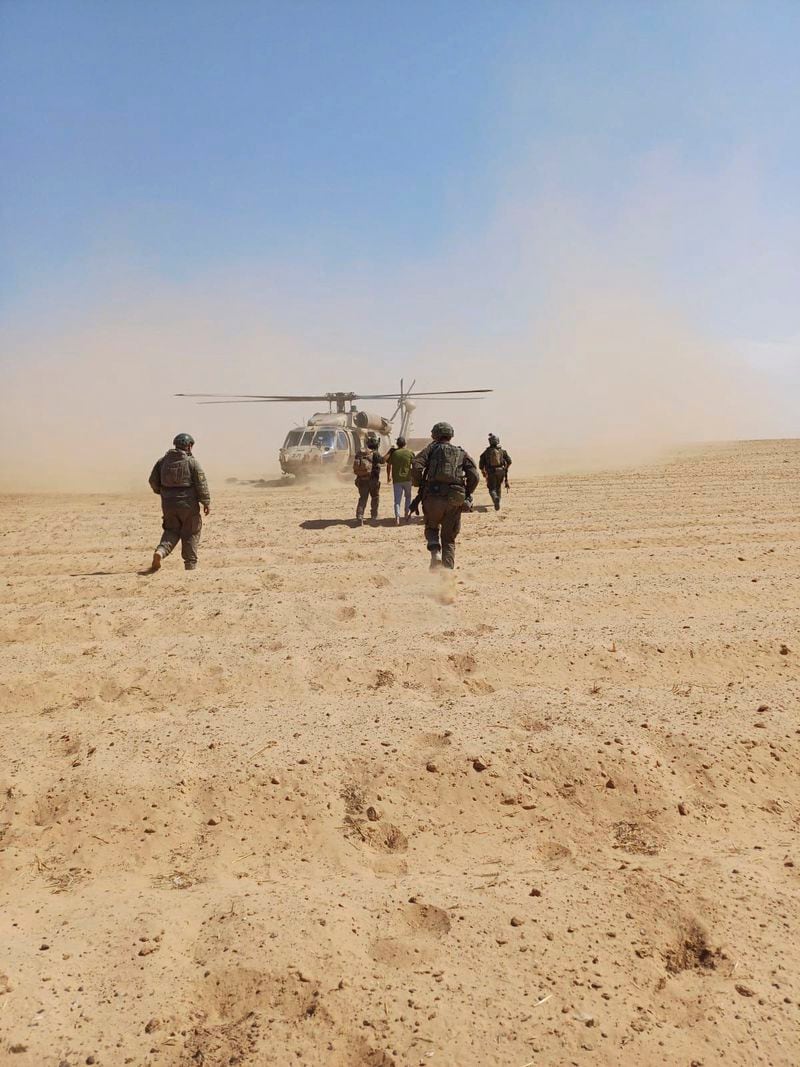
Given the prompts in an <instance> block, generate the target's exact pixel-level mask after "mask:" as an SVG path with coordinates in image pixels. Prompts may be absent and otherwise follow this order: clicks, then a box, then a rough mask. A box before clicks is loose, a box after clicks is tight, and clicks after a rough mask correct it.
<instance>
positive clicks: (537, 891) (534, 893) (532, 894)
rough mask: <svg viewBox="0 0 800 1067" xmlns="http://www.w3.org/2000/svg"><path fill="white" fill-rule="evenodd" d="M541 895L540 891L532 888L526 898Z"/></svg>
mask: <svg viewBox="0 0 800 1067" xmlns="http://www.w3.org/2000/svg"><path fill="white" fill-rule="evenodd" d="M541 895H542V891H541V889H537V888H536V887H535V886H534V887H533V889H532V890H531V891H530V893H529V894H528V896H530V897H540V896H541Z"/></svg>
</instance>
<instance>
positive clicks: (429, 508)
mask: <svg viewBox="0 0 800 1067" xmlns="http://www.w3.org/2000/svg"><path fill="white" fill-rule="evenodd" d="M431 437H432V438H433V440H432V441H431V443H430V444H429V445H427V446H426V447H425V448H423V450H422V451H421V452H420V453H418V455H417V456H416V457H415V458H414V462H413V464H412V467H411V473H412V477H413V480H414V485H417V486H419V487H420V494H421V497H422V513H423V515H424V516H425V540H426V542H427V547H428V551H429V552H430V554H431V568H434V567H438V566H440V565H441V566H443V567H447V568H449V569H450V570H452V569H453V568H454V567H455V565H456V538H457V537H458V533H459V530H460V529H461V509H462V508H463V506H464V501H465V499H466V498H467V497H470V496H472V494H473V492H474V491H475V488H476V486H477V485H478V482H479V481H480V478H479V477H478V471H477V468H476V466H475V461H474V460H473V459H472V457H471V456H470V455H469V454H468V453H467V452H465V451H464V449H463V448H460V447H459V446H458V445H454V444H453V443H452V442H453V427H452V426H451V425H450V424H449V423H447V422H437V423H436V425H435V426H434V427H433V429H432V430H431ZM440 554H441V560H440Z"/></svg>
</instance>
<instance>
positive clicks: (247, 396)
mask: <svg viewBox="0 0 800 1067" xmlns="http://www.w3.org/2000/svg"><path fill="white" fill-rule="evenodd" d="M174 395H175V396H182V397H189V398H197V397H219V398H221V399H224V400H266V401H275V402H277V403H287V404H288V403H294V402H295V401H298V402H302V401H306V400H328V396H327V394H324V395H322V396H273V395H270V394H266V393H175V394H174Z"/></svg>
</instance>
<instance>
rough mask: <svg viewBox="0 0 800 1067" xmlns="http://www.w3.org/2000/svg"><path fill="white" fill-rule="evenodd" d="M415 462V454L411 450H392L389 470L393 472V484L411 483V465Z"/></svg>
mask: <svg viewBox="0 0 800 1067" xmlns="http://www.w3.org/2000/svg"><path fill="white" fill-rule="evenodd" d="M413 460H414V453H413V452H412V451H411V449H410V448H394V449H392V454H391V457H390V458H389V468H390V470H391V474H392V481H393V482H410V481H411V464H412V462H413Z"/></svg>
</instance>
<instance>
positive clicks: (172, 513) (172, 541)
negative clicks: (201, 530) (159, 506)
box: [156, 508, 181, 559]
mask: <svg viewBox="0 0 800 1067" xmlns="http://www.w3.org/2000/svg"><path fill="white" fill-rule="evenodd" d="M161 525H162V527H163V530H164V532H163V533H162V535H161V540H160V541H159V543H158V547H157V548H156V555H158V556H160V557H161V558H162V559H164V558H165V557H166V556H168V555H169V554H170V552H171V551H172V550H173V548H174V547H175V545H177V543H178V541H180V539H181V519H180V516H179V514H178V509H177V508H165V510H164V514H163V519H162V523H161Z"/></svg>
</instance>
